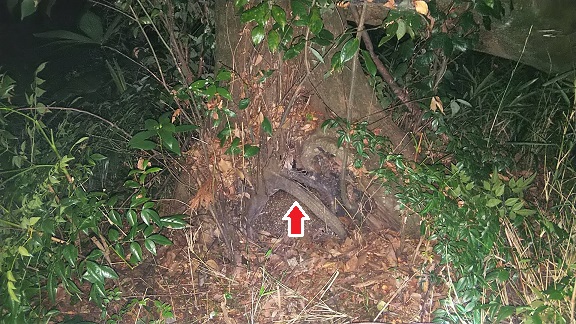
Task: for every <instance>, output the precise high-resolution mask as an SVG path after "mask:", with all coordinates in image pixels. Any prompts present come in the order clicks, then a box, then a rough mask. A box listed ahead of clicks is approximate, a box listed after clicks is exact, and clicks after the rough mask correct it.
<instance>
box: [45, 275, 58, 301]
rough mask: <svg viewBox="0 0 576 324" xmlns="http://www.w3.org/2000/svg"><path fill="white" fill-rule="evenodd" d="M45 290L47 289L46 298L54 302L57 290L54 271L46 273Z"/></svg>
mask: <svg viewBox="0 0 576 324" xmlns="http://www.w3.org/2000/svg"><path fill="white" fill-rule="evenodd" d="M46 290H47V291H48V298H50V300H51V301H52V302H53V303H54V302H56V292H57V291H58V282H57V281H56V278H54V273H50V274H49V275H48V280H46Z"/></svg>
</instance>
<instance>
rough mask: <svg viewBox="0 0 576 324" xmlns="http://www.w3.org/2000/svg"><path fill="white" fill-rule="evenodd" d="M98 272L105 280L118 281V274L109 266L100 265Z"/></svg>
mask: <svg viewBox="0 0 576 324" xmlns="http://www.w3.org/2000/svg"><path fill="white" fill-rule="evenodd" d="M100 272H101V273H102V276H103V277H104V278H106V279H118V274H117V273H116V271H114V269H112V268H110V267H109V266H105V265H101V266H100Z"/></svg>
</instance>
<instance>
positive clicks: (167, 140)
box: [162, 135, 182, 156]
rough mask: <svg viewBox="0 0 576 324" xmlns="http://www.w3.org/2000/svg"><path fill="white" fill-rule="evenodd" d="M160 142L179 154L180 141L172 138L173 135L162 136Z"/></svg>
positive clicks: (180, 153)
mask: <svg viewBox="0 0 576 324" xmlns="http://www.w3.org/2000/svg"><path fill="white" fill-rule="evenodd" d="M162 143H163V144H164V145H165V146H166V147H167V148H168V149H169V150H170V151H172V152H173V153H175V154H176V155H178V156H180V155H182V152H181V151H180V143H178V140H177V139H176V138H174V136H171V135H170V136H166V137H163V138H162Z"/></svg>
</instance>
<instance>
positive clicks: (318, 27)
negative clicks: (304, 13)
mask: <svg viewBox="0 0 576 324" xmlns="http://www.w3.org/2000/svg"><path fill="white" fill-rule="evenodd" d="M308 27H310V31H311V32H312V33H314V34H315V35H318V34H319V33H320V32H321V31H322V28H323V27H324V22H323V21H322V16H320V8H318V7H314V8H312V10H311V12H310V17H309V19H308Z"/></svg>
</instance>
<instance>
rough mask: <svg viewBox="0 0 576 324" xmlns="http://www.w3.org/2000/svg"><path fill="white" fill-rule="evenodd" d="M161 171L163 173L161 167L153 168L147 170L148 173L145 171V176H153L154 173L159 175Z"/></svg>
mask: <svg viewBox="0 0 576 324" xmlns="http://www.w3.org/2000/svg"><path fill="white" fill-rule="evenodd" d="M160 171H162V168H160V167H151V168H148V169H146V171H144V174H152V173H157V172H160Z"/></svg>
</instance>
